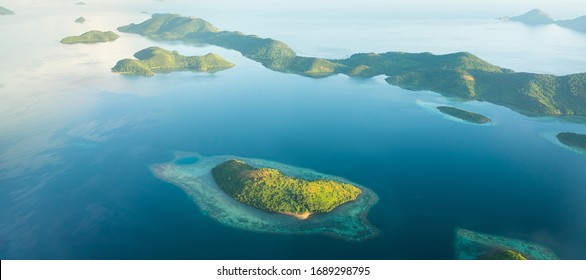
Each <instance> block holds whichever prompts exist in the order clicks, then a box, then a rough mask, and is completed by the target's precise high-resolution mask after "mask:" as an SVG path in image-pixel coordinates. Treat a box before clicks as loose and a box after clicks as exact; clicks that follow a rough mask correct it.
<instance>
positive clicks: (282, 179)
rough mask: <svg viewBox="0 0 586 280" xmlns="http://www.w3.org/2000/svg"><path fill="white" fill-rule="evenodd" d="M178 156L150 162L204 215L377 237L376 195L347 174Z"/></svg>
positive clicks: (228, 221) (293, 230)
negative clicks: (373, 221)
mask: <svg viewBox="0 0 586 280" xmlns="http://www.w3.org/2000/svg"><path fill="white" fill-rule="evenodd" d="M175 154H176V156H175V158H174V159H173V160H171V161H170V162H166V163H160V164H155V165H152V166H151V168H150V169H151V171H152V172H153V174H154V175H155V176H156V177H158V178H160V179H162V180H165V181H167V182H169V183H171V184H173V185H175V186H177V187H179V188H181V189H182V190H183V191H185V193H186V194H187V195H189V197H190V198H191V199H192V200H193V201H194V202H195V204H196V205H197V206H198V207H199V209H200V210H201V213H202V214H203V215H206V216H208V217H210V218H212V219H214V220H216V221H218V222H219V223H221V224H223V225H225V226H229V227H234V228H238V229H242V230H248V231H255V232H264V233H274V234H304V235H306V234H325V235H329V236H333V237H336V238H340V239H343V240H347V241H355V242H359V241H364V240H367V239H370V238H374V237H376V236H378V235H379V230H378V229H377V228H376V227H374V226H373V225H371V224H370V223H369V222H368V220H367V216H368V212H369V210H370V208H371V207H372V205H374V204H375V203H376V202H377V201H378V196H377V195H376V193H374V192H373V191H372V190H370V189H369V188H366V187H363V186H360V185H358V184H356V183H353V182H350V181H348V180H346V179H344V178H341V177H337V176H332V175H327V174H323V173H319V172H316V171H313V170H311V169H306V168H300V167H294V166H290V165H285V164H282V163H278V162H274V161H268V160H263V159H253V158H242V157H236V156H209V157H206V156H202V155H199V154H196V153H186V152H176V153H175ZM314 212H315V213H320V214H315V215H311V213H314ZM310 215H311V216H310ZM291 216H292V217H291ZM309 216H310V218H308V217H309Z"/></svg>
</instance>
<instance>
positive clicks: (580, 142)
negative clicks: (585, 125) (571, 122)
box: [557, 132, 586, 153]
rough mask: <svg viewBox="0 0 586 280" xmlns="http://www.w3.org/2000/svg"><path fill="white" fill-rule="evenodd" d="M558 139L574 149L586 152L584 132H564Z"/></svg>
mask: <svg viewBox="0 0 586 280" xmlns="http://www.w3.org/2000/svg"><path fill="white" fill-rule="evenodd" d="M557 139H558V141H560V143H562V144H564V145H566V146H568V147H570V148H572V149H574V150H577V151H579V152H582V153H586V135H584V134H578V133H571V132H562V133H560V134H558V135H557Z"/></svg>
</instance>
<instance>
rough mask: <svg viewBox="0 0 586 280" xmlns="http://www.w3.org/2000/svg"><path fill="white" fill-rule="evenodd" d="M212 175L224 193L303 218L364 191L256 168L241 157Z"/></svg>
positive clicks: (230, 161) (267, 209)
mask: <svg viewBox="0 0 586 280" xmlns="http://www.w3.org/2000/svg"><path fill="white" fill-rule="evenodd" d="M212 175H213V176H214V180H215V181H216V183H217V184H218V186H219V187H220V188H221V189H222V190H223V191H224V192H226V193H227V194H228V195H230V196H232V197H233V198H234V199H236V200H238V201H240V202H242V203H245V204H248V205H250V206H254V207H256V208H259V209H262V210H265V211H269V212H276V213H282V214H287V215H290V216H294V217H296V218H298V219H303V220H304V219H306V218H307V217H309V215H311V214H313V213H327V212H330V211H332V210H333V209H334V208H336V207H338V206H340V205H342V204H344V203H346V202H349V201H354V200H356V198H357V197H358V195H359V194H360V193H361V191H360V189H359V188H357V187H355V186H353V185H350V184H347V183H341V182H336V181H332V180H323V179H322V180H312V181H308V180H304V179H298V178H293V177H290V176H285V175H283V174H282V173H281V172H280V171H279V170H276V169H270V168H254V167H252V166H250V165H248V164H246V163H244V162H242V161H239V160H229V161H226V162H224V163H222V164H219V165H218V166H216V167H214V168H213V169H212Z"/></svg>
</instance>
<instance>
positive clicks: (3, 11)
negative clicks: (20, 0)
mask: <svg viewBox="0 0 586 280" xmlns="http://www.w3.org/2000/svg"><path fill="white" fill-rule="evenodd" d="M3 15H14V11H12V10H9V9H6V8H4V7H1V6H0V16H3Z"/></svg>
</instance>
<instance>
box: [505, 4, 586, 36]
mask: <svg viewBox="0 0 586 280" xmlns="http://www.w3.org/2000/svg"><path fill="white" fill-rule="evenodd" d="M500 19H501V20H505V21H516V22H521V23H524V24H528V25H545V24H557V25H559V26H561V27H565V28H569V29H573V30H576V31H580V32H586V16H581V17H577V18H575V19H570V20H557V21H556V20H554V19H553V17H552V16H550V15H549V14H548V13H546V12H544V11H542V10H539V9H533V10H531V11H529V12H526V13H524V14H522V15H520V16H515V17H501V18H500Z"/></svg>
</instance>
